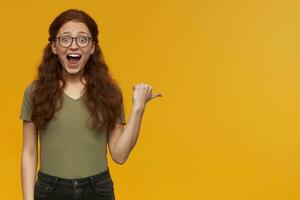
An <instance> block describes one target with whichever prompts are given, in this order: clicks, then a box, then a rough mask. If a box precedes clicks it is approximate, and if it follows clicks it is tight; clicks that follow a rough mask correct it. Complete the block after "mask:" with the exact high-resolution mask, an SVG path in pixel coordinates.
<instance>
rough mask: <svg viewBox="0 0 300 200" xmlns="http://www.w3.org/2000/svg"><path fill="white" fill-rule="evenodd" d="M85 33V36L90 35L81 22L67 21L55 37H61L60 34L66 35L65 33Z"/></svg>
mask: <svg viewBox="0 0 300 200" xmlns="http://www.w3.org/2000/svg"><path fill="white" fill-rule="evenodd" d="M82 32H83V33H86V34H90V31H89V29H88V27H87V26H86V25H85V24H84V23H82V22H75V21H69V22H66V23H64V24H63V25H62V26H61V27H60V29H59V30H58V33H57V35H61V34H66V33H70V34H74V35H76V34H78V33H82Z"/></svg>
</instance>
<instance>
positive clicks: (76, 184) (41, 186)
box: [34, 169, 115, 200]
mask: <svg viewBox="0 0 300 200" xmlns="http://www.w3.org/2000/svg"><path fill="white" fill-rule="evenodd" d="M42 199H43V200H114V199H115V194H114V186H113V181H112V178H111V176H110V172H109V169H107V170H106V171H104V172H101V173H99V174H96V175H93V176H89V177H85V178H76V179H66V178H61V177H57V176H52V175H49V174H46V173H43V172H41V171H40V170H39V171H38V179H37V181H36V183H35V188H34V200H42Z"/></svg>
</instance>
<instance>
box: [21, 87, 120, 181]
mask: <svg viewBox="0 0 300 200" xmlns="http://www.w3.org/2000/svg"><path fill="white" fill-rule="evenodd" d="M32 86H34V84H33V82H32V83H30V84H29V85H27V87H26V88H25V91H24V96H23V103H22V108H21V113H20V116H19V119H23V120H27V121H31V113H32V104H31V102H30V99H29V93H30V91H32V89H33V87H32ZM122 109H123V110H122V113H121V115H120V116H119V118H118V122H119V123H122V124H123V125H124V124H126V121H125V115H124V106H123V105H122ZM55 117H57V118H56V119H55V118H52V119H51V120H50V121H49V123H48V125H47V126H46V128H44V129H40V130H39V133H40V134H39V135H40V171H42V172H44V173H47V174H50V175H53V176H58V177H62V178H83V177H87V176H91V175H95V174H98V173H101V172H103V171H105V170H106V169H107V157H106V155H107V133H106V131H103V132H102V133H97V131H96V130H95V129H92V128H90V127H89V126H88V125H87V120H88V117H89V111H88V109H87V107H86V106H85V105H84V103H83V100H82V96H81V97H80V98H79V99H72V98H71V97H69V96H67V95H66V94H65V93H63V103H62V107H61V109H60V110H58V111H57V112H56V113H55Z"/></svg>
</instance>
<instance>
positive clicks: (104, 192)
mask: <svg viewBox="0 0 300 200" xmlns="http://www.w3.org/2000/svg"><path fill="white" fill-rule="evenodd" d="M94 189H95V192H96V194H97V195H98V196H100V197H106V198H108V199H111V200H113V199H115V195H114V184H113V181H112V179H111V177H110V176H108V177H105V178H102V179H96V180H94Z"/></svg>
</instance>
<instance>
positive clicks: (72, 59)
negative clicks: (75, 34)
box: [67, 53, 81, 65]
mask: <svg viewBox="0 0 300 200" xmlns="http://www.w3.org/2000/svg"><path fill="white" fill-rule="evenodd" d="M80 58H81V55H80V54H76V53H69V54H67V60H68V62H69V64H71V65H76V64H78V62H79V60H80Z"/></svg>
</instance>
